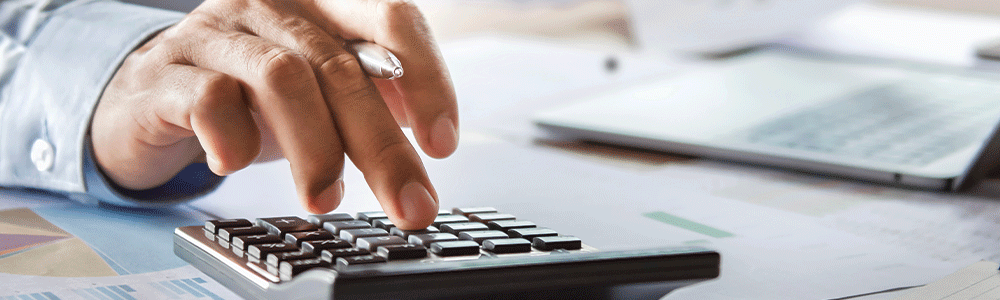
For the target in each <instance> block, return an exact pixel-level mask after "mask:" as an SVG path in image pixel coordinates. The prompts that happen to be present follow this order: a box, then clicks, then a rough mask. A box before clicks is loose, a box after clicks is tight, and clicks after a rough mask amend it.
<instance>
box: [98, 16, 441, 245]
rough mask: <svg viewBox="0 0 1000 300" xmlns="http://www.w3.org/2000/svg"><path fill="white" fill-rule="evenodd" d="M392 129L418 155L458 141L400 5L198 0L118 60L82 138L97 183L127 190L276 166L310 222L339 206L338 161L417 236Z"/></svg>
mask: <svg viewBox="0 0 1000 300" xmlns="http://www.w3.org/2000/svg"><path fill="white" fill-rule="evenodd" d="M345 40H368V41H373V42H375V43H377V44H379V45H382V46H383V47H385V48H386V49H389V50H390V51H391V52H393V53H394V54H395V55H396V56H397V57H398V58H399V60H400V61H401V63H402V65H403V67H404V68H405V70H406V75H405V76H404V77H402V78H399V79H396V80H394V81H385V80H372V79H370V78H368V77H367V76H366V75H365V74H364V72H363V71H362V70H361V68H360V67H359V64H358V62H357V60H356V58H355V57H354V56H353V55H352V54H350V53H349V52H347V51H345V50H344V47H343V44H344V41H345ZM400 126H412V127H413V131H414V136H415V137H416V140H417V143H418V144H419V145H420V147H421V148H422V149H423V150H424V152H425V153H427V154H428V155H430V156H432V157H436V158H442V157H446V156H448V155H450V154H451V153H452V152H454V150H455V147H456V146H457V144H458V130H457V128H458V112H457V107H456V101H455V94H454V88H453V87H452V85H451V80H450V78H449V75H448V73H447V69H446V67H445V65H444V62H443V61H442V59H441V56H440V54H439V52H438V50H437V48H436V46H435V44H434V43H433V39H432V38H431V36H430V32H429V30H428V28H427V26H426V23H425V21H424V19H423V17H422V15H421V14H420V12H419V11H418V10H417V9H416V7H415V6H414V5H412V4H411V3H409V2H406V1H397V0H340V1H310V0H287V1H273V0H270V1H269V0H207V1H205V2H204V3H203V4H202V5H201V6H199V7H198V8H196V9H195V10H194V11H192V12H191V13H190V14H188V15H187V16H186V17H185V18H184V19H183V20H182V21H181V22H180V23H178V24H176V25H175V26H173V27H170V28H169V29H167V30H165V31H163V32H162V33H160V34H158V35H157V36H156V37H154V38H153V39H152V40H150V41H149V42H146V43H145V44H144V45H143V46H142V47H141V48H139V49H137V50H136V51H134V52H133V53H131V54H130V55H129V56H128V58H127V59H126V60H125V62H124V64H123V65H122V66H121V67H120V68H119V70H118V72H117V73H116V74H115V76H114V77H113V78H112V79H111V82H110V83H109V85H108V87H107V88H106V89H105V91H104V94H103V95H102V97H101V100H100V102H99V104H98V107H97V110H96V112H95V114H94V119H93V122H92V124H91V139H92V141H93V143H92V144H93V145H94V153H95V156H96V160H97V162H98V165H99V166H100V167H101V168H102V170H103V171H104V173H105V174H107V176H108V177H109V178H110V179H111V180H113V181H114V182H115V183H116V184H118V185H120V186H122V187H124V188H127V189H133V190H141V189H148V188H152V187H156V186H159V185H162V184H163V183H166V182H167V181H168V180H170V179H171V178H173V177H174V176H175V175H176V174H177V173H178V172H180V170H182V169H183V168H184V167H186V166H188V165H189V164H191V163H193V162H198V161H205V162H207V163H208V165H209V167H210V168H211V170H212V171H213V172H214V173H216V174H219V175H228V174H231V173H233V172H235V171H238V170H240V169H243V168H245V167H246V166H248V165H249V164H250V163H252V162H254V161H260V160H270V159H275V158H277V157H280V156H283V157H285V158H287V159H288V161H289V163H290V165H291V170H292V176H293V177H294V181H295V187H296V192H297V194H298V195H299V198H300V201H301V202H302V204H303V206H304V207H305V208H306V209H307V210H308V211H310V212H312V213H323V212H328V211H330V210H333V209H334V208H336V207H337V206H338V205H339V204H340V201H341V198H342V197H343V193H344V191H343V189H344V183H343V179H342V176H343V165H344V154H345V153H346V154H347V156H348V157H350V158H351V161H352V162H354V164H355V165H356V166H357V167H358V169H360V170H361V171H362V173H364V175H365V180H366V181H367V183H368V185H369V186H370V187H371V189H372V191H373V192H374V194H375V196H376V197H377V198H378V200H379V202H380V204H381V205H382V208H383V209H384V210H385V212H386V213H387V214H388V215H389V216H390V219H392V221H393V222H394V223H395V224H397V226H399V227H401V228H403V229H417V228H423V227H426V226H427V225H429V224H430V223H431V222H432V221H433V220H434V218H435V217H436V216H437V210H438V203H437V193H436V192H435V190H434V188H433V186H432V185H431V182H430V180H429V179H428V176H427V173H426V171H425V170H424V167H423V164H422V163H421V161H420V157H419V156H418V154H417V152H416V150H414V148H413V146H412V145H411V144H410V143H409V141H408V140H407V139H406V137H405V136H404V135H403V133H402V131H401V130H400Z"/></svg>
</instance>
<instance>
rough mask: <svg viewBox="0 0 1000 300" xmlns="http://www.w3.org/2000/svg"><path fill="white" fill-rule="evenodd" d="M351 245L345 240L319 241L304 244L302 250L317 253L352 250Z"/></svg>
mask: <svg viewBox="0 0 1000 300" xmlns="http://www.w3.org/2000/svg"><path fill="white" fill-rule="evenodd" d="M350 247H352V246H351V243H349V242H347V241H345V240H319V241H305V242H302V250H303V251H308V252H312V253H317V252H320V251H322V250H326V249H340V248H350Z"/></svg>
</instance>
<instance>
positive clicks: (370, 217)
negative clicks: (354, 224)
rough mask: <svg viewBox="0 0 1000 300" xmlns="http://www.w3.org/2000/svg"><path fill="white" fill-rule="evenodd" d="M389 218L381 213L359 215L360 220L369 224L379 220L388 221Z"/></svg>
mask: <svg viewBox="0 0 1000 300" xmlns="http://www.w3.org/2000/svg"><path fill="white" fill-rule="evenodd" d="M388 218H389V216H388V215H386V214H385V213H384V212H381V211H368V212H359V213H358V220H361V221H365V222H368V223H371V222H374V221H375V220H378V219H388Z"/></svg>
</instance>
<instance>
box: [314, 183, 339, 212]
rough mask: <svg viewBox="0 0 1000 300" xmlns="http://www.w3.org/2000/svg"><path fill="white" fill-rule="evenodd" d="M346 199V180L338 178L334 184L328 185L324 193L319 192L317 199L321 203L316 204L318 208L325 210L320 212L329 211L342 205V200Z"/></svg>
mask: <svg viewBox="0 0 1000 300" xmlns="http://www.w3.org/2000/svg"><path fill="white" fill-rule="evenodd" d="M343 199H344V180H343V179H337V181H334V182H333V184H331V185H330V186H328V187H326V189H325V190H323V192H322V193H320V194H319V197H318V199H317V200H319V203H315V204H314V206H315V207H316V208H317V209H320V210H323V211H322V212H320V213H327V212H330V211H332V210H334V209H336V208H337V206H340V201H341V200H343Z"/></svg>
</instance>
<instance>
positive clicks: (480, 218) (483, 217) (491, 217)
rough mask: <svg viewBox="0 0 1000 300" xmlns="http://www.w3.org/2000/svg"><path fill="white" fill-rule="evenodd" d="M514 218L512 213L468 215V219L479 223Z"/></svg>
mask: <svg viewBox="0 0 1000 300" xmlns="http://www.w3.org/2000/svg"><path fill="white" fill-rule="evenodd" d="M514 219H516V218H515V217H514V215H511V214H498V213H489V214H474V215H469V220H470V221H473V222H480V223H489V222H491V221H510V220H514Z"/></svg>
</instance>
